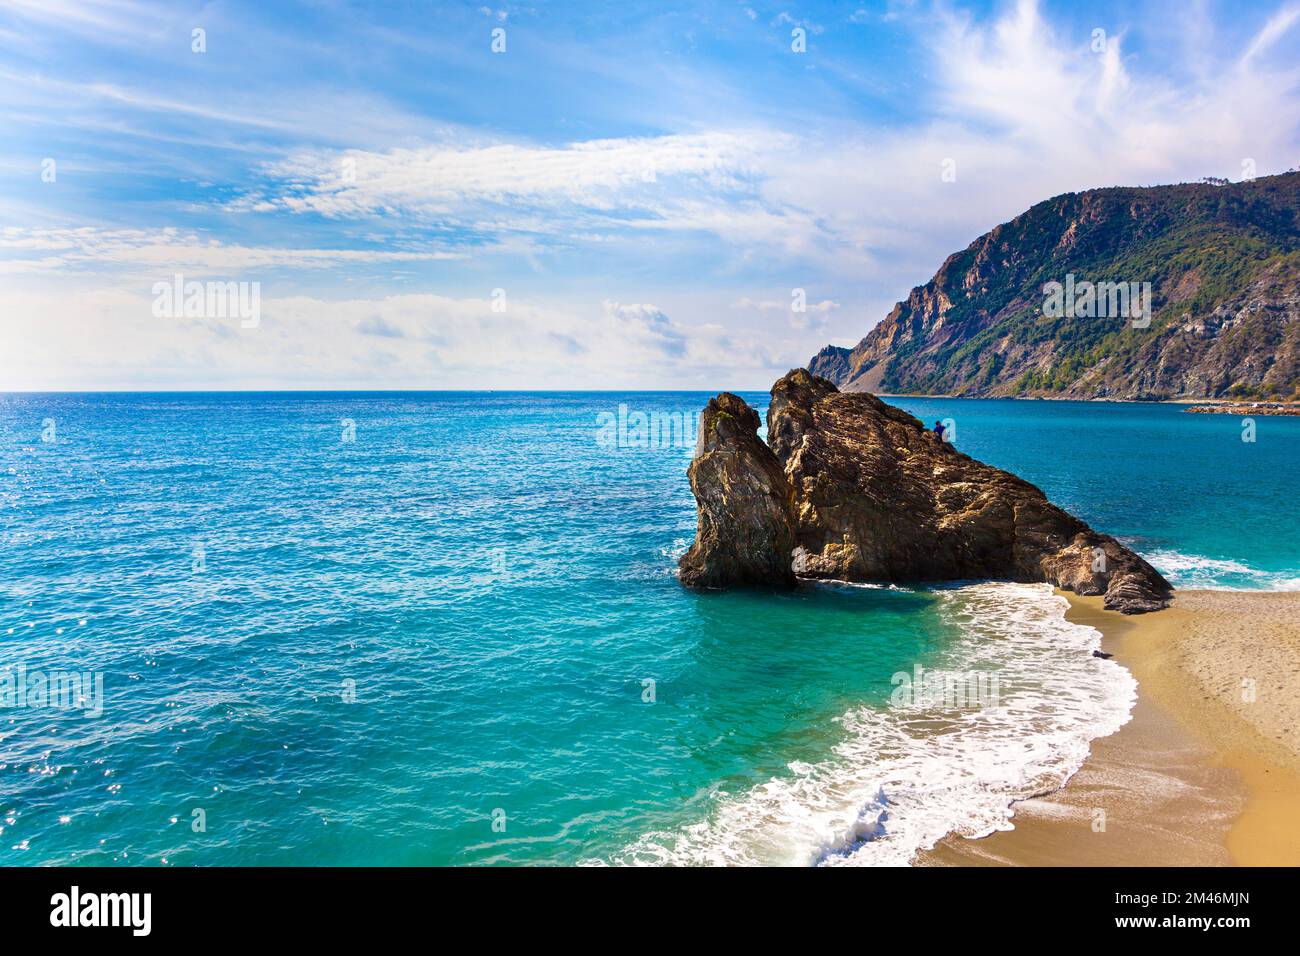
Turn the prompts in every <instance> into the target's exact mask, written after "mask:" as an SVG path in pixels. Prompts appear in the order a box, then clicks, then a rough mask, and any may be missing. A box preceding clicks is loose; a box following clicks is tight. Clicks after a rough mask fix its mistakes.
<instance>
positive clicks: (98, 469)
mask: <svg viewBox="0 0 1300 956" xmlns="http://www.w3.org/2000/svg"><path fill="white" fill-rule="evenodd" d="M707 397H708V396H707V395H705V394H689V393H680V392H674V393H628V394H613V393H608V394H606V393H571V394H556V393H547V394H524V393H474V394H459V393H427V394H416V393H400V394H394V393H386V394H385V393H355V394H343V393H329V394H306V393H297V394H265V395H263V394H237V395H236V394H222V395H202V394H199V395H196V394H189V395H157V394H154V395H7V396H3V397H0V545H2V546H0V649H2V650H0V675H4V674H6V673H7V674H8V675H9V679H10V681H11V684H10V685H9V686H11V687H12V686H15V685H14V684H13V683H12V682H13V681H14V680H15V675H16V674H17V671H18V669H19V668H22V669H23V670H24V672H25V673H28V674H33V673H38V672H39V673H52V672H55V671H67V672H78V673H89V674H92V675H97V676H99V677H102V680H103V688H104V689H103V700H102V704H103V712H102V714H101V715H99V716H93V715H91V714H88V713H86V711H85V709H84V708H82V709H77V708H75V707H71V708H67V709H61V708H59V707H55V706H52V705H50V704H48V703H47V704H45V705H42V703H41V701H40V699H39V697H38V698H35V699H32V698H29V699H28V701H27V703H28V704H29V706H14V705H13V700H12V699H11V700H10V704H11V705H10V706H7V707H4V708H2V709H0V863H4V864H49V863H82V864H108V863H124V864H142V865H155V864H158V865H161V864H164V863H165V864H166V865H174V866H186V865H210V864H231V865H259V864H309V865H317V864H323V865H334V864H398V865H405V864H490V863H578V862H615V863H618V862H662V861H667V862H766V863H772V862H781V863H834V862H865V863H872V862H905V860H906V859H907V857H908V856H909V855H910V853H911V852H912V851H913V850H914V849H915V848H916V846H919V845H924V844H925V843H926V842H929V841H932V839H934V838H935V837H936V836H937V835H941V834H942V832H945V831H946V830H948V829H953V828H956V829H958V830H961V831H962V832H978V831H982V830H987V829H988V828H991V827H993V826H998V825H1005V806H1006V804H1007V803H1008V802H1009V800H1010V799H1012V798H1014V797H1015V796H1016V795H1018V794H1020V793H1021V792H1022V791H1024V790H1025V788H1026V787H1030V786H1034V785H1041V784H1042V783H1043V781H1058V782H1059V780H1060V779H1063V778H1064V776H1068V774H1069V773H1070V772H1072V770H1073V769H1074V768H1075V767H1076V766H1077V763H1078V761H1080V760H1081V759H1082V756H1083V754H1085V753H1086V749H1087V742H1088V740H1089V739H1090V738H1091V737H1094V736H1096V735H1097V734H1098V733H1103V732H1109V731H1110V730H1113V729H1114V728H1115V727H1116V726H1118V723H1120V722H1122V720H1123V719H1124V716H1125V715H1126V713H1127V708H1128V705H1129V703H1130V702H1131V699H1132V685H1131V679H1129V678H1128V677H1127V674H1126V672H1124V671H1123V670H1122V668H1119V667H1118V665H1114V664H1112V663H1111V662H1100V661H1095V660H1094V659H1092V658H1091V657H1090V656H1089V655H1088V653H1087V651H1088V648H1089V647H1090V646H1092V643H1091V642H1095V634H1092V633H1091V632H1088V631H1087V630H1086V629H1083V628H1077V627H1074V626H1072V625H1067V624H1065V623H1064V622H1063V621H1062V620H1061V612H1060V606H1059V602H1058V601H1057V599H1055V598H1053V597H1052V596H1051V593H1050V589H1046V588H1041V587H1026V586H1019V585H971V586H967V587H944V588H923V587H916V588H903V587H893V588H882V587H853V586H847V585H822V586H810V587H807V588H804V589H801V590H800V591H798V592H795V593H793V594H781V595H762V594H739V593H737V594H696V593H690V592H686V591H684V590H682V589H681V588H680V587H679V586H678V584H677V582H676V580H675V578H674V576H673V571H674V566H675V559H676V557H677V555H679V554H680V553H681V552H682V551H683V550H684V549H685V547H686V546H687V544H688V543H689V541H690V539H691V537H692V535H693V533H694V525H695V513H694V503H693V499H692V497H691V494H690V489H689V486H688V484H687V482H686V478H685V469H686V465H687V463H688V462H689V459H690V454H691V444H692V443H691V441H690V440H689V438H690V436H689V435H687V436H684V437H683V436H681V435H680V434H678V435H677V438H680V439H682V440H679V441H673V442H670V443H669V447H638V444H639V442H638V434H637V433H636V431H635V429H633V430H632V431H631V432H630V433H629V434H625V435H623V436H622V440H620V439H619V437H618V436H615V437H614V440H613V444H612V445H611V443H610V441H609V439H610V437H611V436H610V434H609V432H608V431H606V432H604V433H603V437H602V431H601V427H600V423H601V421H602V419H601V418H600V416H601V415H602V414H608V416H610V418H617V417H618V414H619V406H620V404H623V405H625V406H626V407H627V410H630V411H631V412H632V413H635V412H644V413H646V414H647V415H654V416H665V417H667V416H673V415H676V416H677V418H676V419H674V421H677V422H679V421H681V420H682V417H683V416H684V417H685V419H686V420H688V421H690V422H692V423H693V419H694V416H695V414H696V413H697V412H698V409H699V408H700V407H701V406H702V405H703V403H704V401H705V400H706V399H707ZM746 397H747V398H748V399H749V400H750V401H751V403H753V404H755V405H756V406H757V407H759V408H760V409H765V408H766V395H764V394H762V393H756V394H747V395H746ZM896 404H899V405H901V406H902V407H904V408H907V409H908V410H909V411H912V412H914V413H916V414H918V415H921V416H922V417H924V419H925V420H926V421H927V423H932V422H933V421H934V419H936V418H952V419H953V420H954V422H955V423H956V425H957V442H956V443H957V445H958V447H960V448H961V449H962V450H964V451H966V452H968V453H969V454H972V455H974V456H976V457H978V458H981V459H983V460H985V461H988V462H991V463H992V464H995V465H998V466H1000V467H1003V468H1007V469H1009V470H1012V471H1015V472H1016V473H1018V474H1020V475H1022V476H1024V477H1025V478H1027V479H1029V480H1031V481H1033V482H1035V483H1036V484H1038V485H1040V486H1041V487H1042V488H1044V490H1046V491H1047V493H1048V494H1049V495H1050V496H1051V497H1052V499H1053V500H1054V501H1056V502H1057V503H1059V504H1060V505H1062V506H1064V507H1066V508H1068V509H1070V510H1073V511H1075V512H1076V513H1078V514H1079V515H1080V516H1081V517H1083V518H1085V519H1086V520H1088V521H1089V522H1091V523H1092V524H1093V525H1094V526H1096V527H1098V528H1099V529H1102V530H1105V531H1109V532H1111V533H1114V534H1116V535H1117V536H1119V537H1121V538H1123V539H1125V540H1127V541H1129V542H1130V543H1132V544H1133V546H1134V547H1136V548H1137V549H1138V550H1139V551H1141V552H1143V553H1144V554H1146V555H1147V556H1148V557H1149V558H1151V559H1152V560H1153V562H1154V563H1155V564H1157V566H1159V567H1160V568H1161V569H1162V570H1164V571H1166V572H1167V573H1168V574H1169V575H1170V576H1171V578H1172V579H1173V580H1174V582H1175V584H1182V585H1196V586H1230V587H1286V588H1290V587H1295V586H1296V584H1297V583H1298V582H1300V555H1297V553H1296V542H1297V541H1300V517H1297V513H1296V509H1295V508H1294V507H1293V505H1292V495H1293V486H1294V483H1295V479H1296V475H1297V467H1296V466H1297V463H1300V420H1296V419H1281V418H1258V419H1256V429H1257V433H1256V440H1255V441H1254V442H1253V443H1246V442H1243V441H1242V440H1241V435H1242V428H1241V420H1240V419H1238V418H1236V417H1231V416H1218V415H1207V416H1200V415H1190V414H1186V413H1184V412H1182V411H1181V410H1180V409H1179V408H1177V407H1174V406H1160V405H1118V404H1076V403H1046V402H999V401H955V400H935V399H924V400H912V399H899V400H896ZM624 417H626V415H625V416H624ZM610 418H605V419H604V421H605V422H608V421H609V420H610ZM657 420H663V419H657ZM350 425H351V426H353V427H354V431H353V430H352V429H351V428H350V427H349V426H350ZM43 439H49V440H43ZM917 666H922V667H927V668H934V667H940V668H943V667H948V668H965V669H972V670H981V671H990V672H993V671H997V672H1000V673H1001V674H1002V677H1003V679H1004V684H1003V686H1004V688H1005V692H1004V695H1003V699H1002V701H1001V703H1000V705H999V707H997V708H993V709H986V710H982V711H976V712H974V713H969V712H955V711H953V712H949V711H945V712H943V713H938V712H917V711H913V712H909V713H904V714H900V713H899V712H898V711H897V710H896V709H891V707H890V706H889V705H888V702H889V698H890V694H891V692H892V691H893V690H894V688H895V684H896V682H895V681H894V679H893V678H894V675H897V674H899V673H909V672H913V671H914V668H915V667H917ZM0 689H3V685H0ZM1026 741H1030V743H1026ZM1009 755H1014V756H1009ZM958 767H960V768H963V771H962V774H961V779H957V777H955V776H953V774H954V769H955V768H958ZM200 820H201V821H202V822H203V824H204V826H203V828H199V821H200Z"/></svg>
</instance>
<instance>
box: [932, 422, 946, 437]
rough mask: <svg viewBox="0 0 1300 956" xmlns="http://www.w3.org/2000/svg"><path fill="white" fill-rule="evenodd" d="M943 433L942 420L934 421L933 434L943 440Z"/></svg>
mask: <svg viewBox="0 0 1300 956" xmlns="http://www.w3.org/2000/svg"><path fill="white" fill-rule="evenodd" d="M943 433H944V427H943V422H939V421H936V422H935V423H934V434H935V436H936V437H937V438H938V439H939V441H943Z"/></svg>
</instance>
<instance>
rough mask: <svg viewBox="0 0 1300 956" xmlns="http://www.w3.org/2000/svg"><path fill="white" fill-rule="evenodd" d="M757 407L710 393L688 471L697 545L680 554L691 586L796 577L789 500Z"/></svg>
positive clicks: (787, 581) (784, 582)
mask: <svg viewBox="0 0 1300 956" xmlns="http://www.w3.org/2000/svg"><path fill="white" fill-rule="evenodd" d="M758 426H759V419H758V412H756V411H754V410H753V409H752V408H750V407H749V405H748V403H746V402H745V400H744V399H743V398H740V397H739V396H738V395H732V394H731V393H730V392H723V393H722V394H721V395H719V396H718V397H717V398H712V399H709V404H708V406H707V407H705V409H704V412H703V414H702V415H701V416H700V430H699V437H698V439H697V441H696V445H695V460H694V461H692V462H691V467H690V468H689V469H688V470H687V475H688V476H689V477H690V479H691V491H693V492H695V500H696V502H697V503H698V506H699V526H698V529H697V531H696V533H695V544H693V545H692V546H691V549H690V551H688V552H687V553H686V554H685V555H684V556H683V557H682V559H681V561H680V563H679V566H680V568H681V579H682V582H683V583H684V584H688V585H691V586H692V587H706V588H724V587H732V586H736V585H740V586H744V585H756V586H782V587H789V586H793V585H794V583H795V576H794V571H793V570H791V567H790V554H791V552H792V551H793V550H794V546H795V541H794V511H793V506H794V499H793V497H792V496H791V493H790V484H789V482H787V481H786V479H785V472H783V471H782V470H781V463H780V462H778V461H777V460H776V456H775V455H773V454H772V451H771V449H769V448H768V447H767V446H766V445H764V444H763V443H762V442H761V441H760V440H759V438H758Z"/></svg>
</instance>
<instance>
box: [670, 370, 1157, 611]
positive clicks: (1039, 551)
mask: <svg viewBox="0 0 1300 956" xmlns="http://www.w3.org/2000/svg"><path fill="white" fill-rule="evenodd" d="M767 423H768V439H767V444H766V445H765V444H763V442H761V441H760V440H759V438H758V434H757V431H758V426H759V418H758V413H757V412H755V411H754V410H753V409H751V408H749V406H748V405H747V404H746V403H745V402H744V400H743V399H741V398H739V397H738V396H736V395H732V394H730V393H726V392H724V393H723V394H721V395H719V396H717V397H716V398H714V399H713V400H711V401H710V402H709V404H708V407H707V408H706V409H705V410H704V413H703V415H702V417H701V421H700V439H699V444H698V446H697V448H696V455H695V460H694V461H693V462H692V463H691V466H690V471H689V476H690V480H691V490H692V491H693V492H694V493H695V498H696V501H697V502H698V505H699V529H698V532H697V534H696V539H695V543H694V544H693V545H692V547H691V549H690V550H689V551H688V552H687V553H686V555H684V556H683V557H682V559H681V561H680V569H681V574H680V576H681V580H682V582H683V583H685V584H687V585H690V586H695V587H713V588H723V587H731V586H769V587H789V586H792V585H793V584H794V582H795V579H796V575H798V576H800V577H809V578H832V579H839V580H849V581H917V582H919V581H953V580H964V579H1000V580H1012V581H1047V582H1050V583H1052V584H1055V585H1057V586H1058V587H1061V588H1064V589H1066V590H1069V591H1074V592H1075V593H1077V594H1103V595H1105V605H1106V607H1108V608H1111V609H1113V610H1119V611H1123V612H1124V613H1126V614H1135V613H1141V612H1144V611H1153V610H1157V609H1159V608H1162V607H1165V606H1166V605H1167V603H1168V601H1169V598H1170V596H1171V594H1172V588H1171V587H1170V585H1169V583H1168V582H1167V581H1165V579H1164V578H1163V577H1161V576H1160V574H1159V572H1157V571H1156V570H1155V569H1154V568H1153V567H1151V565H1149V564H1147V562H1146V561H1144V560H1142V558H1140V557H1138V556H1137V555H1136V554H1134V553H1133V552H1132V551H1130V550H1129V549H1128V548H1126V547H1124V546H1123V545H1122V544H1120V543H1119V542H1117V541H1116V540H1115V539H1114V538H1112V537H1110V536H1108V535H1104V534H1099V533H1097V532H1096V531H1093V530H1092V529H1091V528H1089V527H1088V526H1087V525H1086V524H1084V523H1083V522H1082V521H1080V520H1079V519H1078V518H1075V517H1073V516H1072V515H1070V514H1068V513H1066V512H1065V511H1062V510H1061V509H1060V508H1057V507H1056V506H1055V505H1053V504H1052V503H1051V502H1049V501H1048V500H1047V498H1046V496H1045V495H1044V494H1043V493H1042V492H1041V491H1040V490H1039V489H1038V488H1036V487H1034V486H1033V485H1031V484H1030V483H1029V482H1027V481H1022V480H1021V479H1019V478H1017V477H1016V476H1015V475H1012V474H1009V473H1007V472H1005V471H1001V470H999V469H997V468H993V467H992V466H990V465H986V464H983V463H982V462H979V461H976V460H975V459H973V458H971V457H969V456H968V455H964V454H962V453H961V452H959V451H957V450H956V449H955V448H954V447H953V446H952V445H951V444H950V443H948V442H945V441H943V440H942V439H940V438H939V437H938V436H937V435H935V434H934V433H933V432H931V431H927V430H926V428H925V427H924V426H923V425H922V424H921V422H920V421H918V420H917V419H916V418H914V417H913V416H911V415H909V414H908V413H907V412H904V411H903V410H902V409H899V408H895V407H894V406H892V405H887V404H885V403H884V402H882V401H880V399H878V398H876V397H875V396H874V395H870V394H866V393H842V392H840V391H839V390H838V389H837V388H836V387H835V386H834V385H833V384H832V383H831V382H829V381H827V380H826V379H824V378H820V377H817V376H814V375H812V374H810V373H809V372H808V371H807V370H805V369H797V370H795V371H792V372H790V373H789V374H787V375H786V376H785V377H783V378H782V379H781V380H780V381H778V382H777V383H776V384H775V385H774V386H773V387H772V401H771V404H770V406H769V407H768V415H767Z"/></svg>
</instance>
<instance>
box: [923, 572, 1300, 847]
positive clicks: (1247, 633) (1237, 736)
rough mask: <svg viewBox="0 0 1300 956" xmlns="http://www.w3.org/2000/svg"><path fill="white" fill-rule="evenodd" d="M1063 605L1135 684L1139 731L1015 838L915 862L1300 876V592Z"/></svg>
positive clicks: (1026, 809) (1121, 740) (1095, 758)
mask: <svg viewBox="0 0 1300 956" xmlns="http://www.w3.org/2000/svg"><path fill="white" fill-rule="evenodd" d="M1064 596H1065V597H1066V598H1068V599H1069V601H1070V605H1071V609H1070V611H1069V614H1068V617H1069V619H1070V620H1071V621H1075V622H1077V623H1080V624H1088V625H1091V626H1093V627H1096V628H1097V629H1098V630H1100V631H1101V632H1102V635H1103V644H1102V646H1103V648H1104V650H1106V651H1107V652H1109V653H1112V654H1114V655H1115V658H1116V660H1118V661H1119V662H1120V663H1122V664H1123V665H1124V666H1125V667H1127V668H1129V670H1131V671H1132V672H1133V675H1134V676H1135V677H1136V678H1137V680H1138V702H1137V705H1136V706H1135V707H1134V710H1133V717H1132V720H1130V721H1129V723H1127V724H1126V725H1125V726H1124V727H1122V728H1121V729H1120V730H1119V731H1118V732H1117V733H1115V734H1112V735H1111V736H1110V737H1105V738H1101V739H1098V740H1096V741H1094V742H1093V747H1092V753H1091V755H1090V756H1089V758H1088V760H1087V761H1086V762H1085V763H1084V766H1083V767H1082V769H1080V771H1079V772H1078V773H1077V774H1075V775H1074V777H1073V778H1071V780H1070V781H1069V783H1068V784H1067V785H1066V786H1065V787H1064V788H1063V789H1061V790H1059V791H1056V792H1054V793H1051V794H1045V795H1043V796H1040V797H1037V798H1035V799H1031V800H1024V801H1021V802H1019V803H1018V804H1016V814H1015V818H1014V820H1013V821H1012V822H1013V823H1014V825H1015V828H1014V829H1012V830H1006V831H1001V832H998V833H994V834H992V835H990V836H987V837H983V838H980V839H968V838H965V837H957V836H950V837H948V838H946V839H944V840H943V841H941V842H940V843H939V845H938V846H936V847H935V848H934V849H933V850H931V851H928V852H926V853H923V854H921V855H920V857H918V859H917V860H916V863H917V865H920V866H981V865H983V866H999V865H1023V866H1054V865H1056V866H1161V865H1165V866H1168V865H1176V866H1177V865H1225V866H1226V865H1241V866H1277V865H1300V593H1297V592H1244V591H1179V592H1178V596H1177V598H1176V600H1175V602H1174V604H1173V606H1172V607H1170V608H1169V609H1167V610H1164V611H1160V612H1157V613H1155V614H1145V615H1138V616H1132V617H1126V616H1124V615H1122V614H1117V613H1115V612H1112V611H1106V610H1103V609H1102V607H1101V599H1100V598H1080V597H1077V596H1075V595H1073V594H1064Z"/></svg>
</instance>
